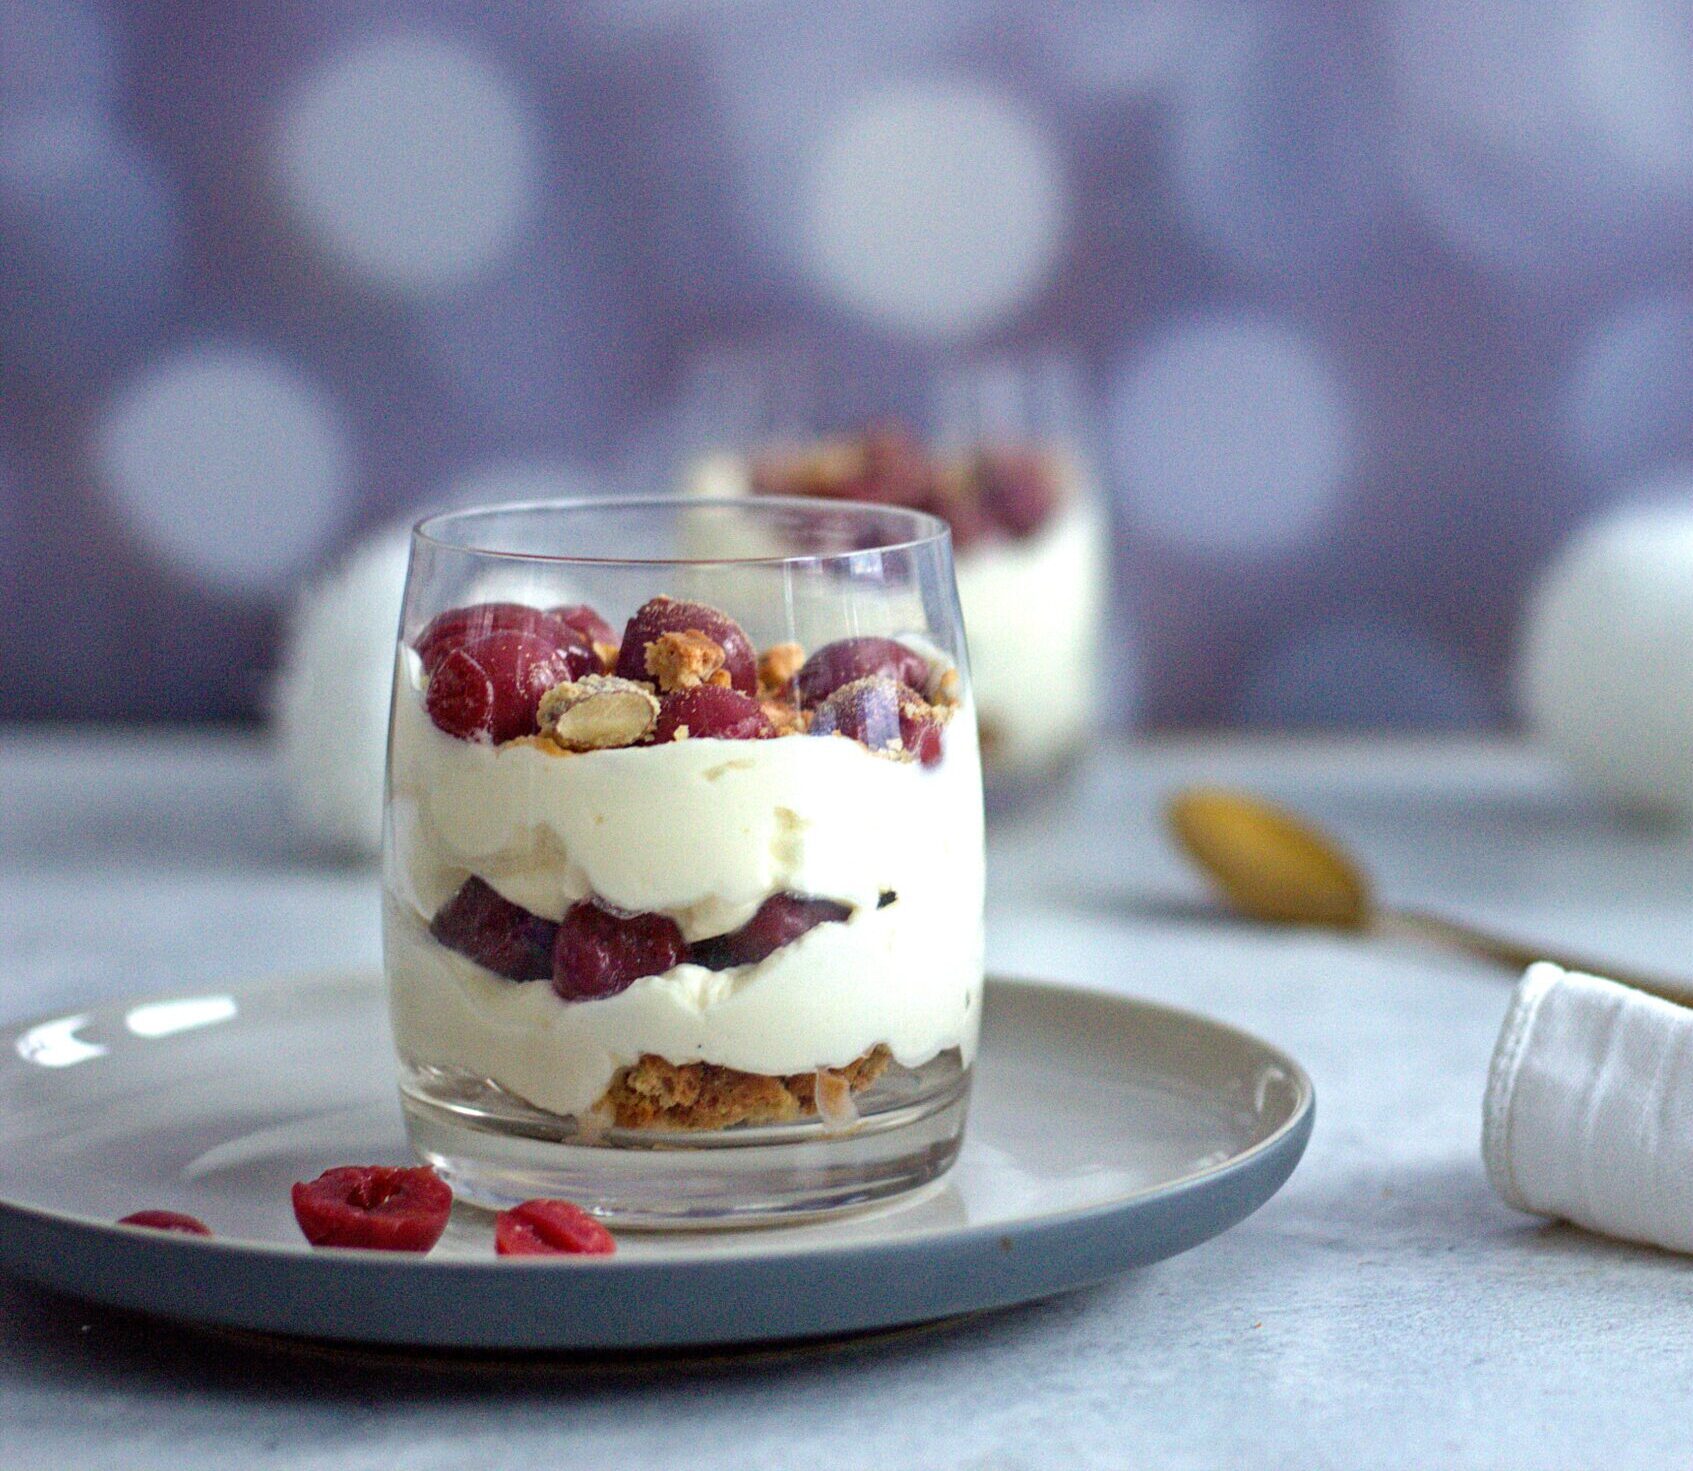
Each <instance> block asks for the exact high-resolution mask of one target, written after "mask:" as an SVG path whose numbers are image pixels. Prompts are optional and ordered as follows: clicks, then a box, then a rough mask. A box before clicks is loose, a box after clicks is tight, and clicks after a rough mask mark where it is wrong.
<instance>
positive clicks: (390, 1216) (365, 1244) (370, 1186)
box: [293, 1165, 453, 1251]
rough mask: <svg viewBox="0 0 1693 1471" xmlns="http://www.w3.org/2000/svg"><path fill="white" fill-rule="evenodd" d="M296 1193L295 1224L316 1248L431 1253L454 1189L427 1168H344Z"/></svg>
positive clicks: (304, 1185)
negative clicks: (430, 1249)
mask: <svg viewBox="0 0 1693 1471" xmlns="http://www.w3.org/2000/svg"><path fill="white" fill-rule="evenodd" d="M293 1193H294V1219H295V1220H297V1221H298V1222H299V1223H300V1230H301V1231H303V1232H304V1233H305V1237H306V1240H307V1241H309V1242H311V1244H312V1245H313V1246H352V1247H361V1248H366V1249H369V1250H373V1251H428V1250H429V1248H430V1247H432V1246H433V1245H434V1244H435V1243H436V1242H437V1241H439V1240H440V1239H441V1233H442V1232H443V1231H445V1230H446V1229H447V1216H448V1215H449V1214H450V1213H451V1211H452V1208H453V1191H452V1187H451V1186H450V1185H448V1184H447V1182H446V1181H445V1180H443V1179H442V1178H441V1177H440V1176H439V1175H437V1174H436V1173H435V1171H434V1170H432V1169H430V1168H429V1167H428V1166H427V1165H419V1166H417V1167H416V1168H414V1169H402V1168H399V1167H397V1166H393V1165H342V1166H339V1167H338V1168H336V1169H333V1170H325V1171H324V1172H323V1173H322V1174H321V1175H319V1176H318V1177H317V1179H315V1180H312V1181H311V1182H309V1183H302V1184H296V1185H295V1186H294V1192H293Z"/></svg>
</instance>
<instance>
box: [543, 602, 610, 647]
mask: <svg viewBox="0 0 1693 1471" xmlns="http://www.w3.org/2000/svg"><path fill="white" fill-rule="evenodd" d="M547 616H548V617H550V618H557V619H558V620H559V621H560V622H562V623H566V624H568V625H569V626H570V627H571V628H574V629H575V630H576V631H577V632H578V633H579V634H581V635H582V637H583V638H585V639H587V640H588V642H589V643H591V644H615V643H616V642H617V631H616V630H615V629H614V628H613V627H612V626H611V625H610V624H609V623H607V622H606V621H605V619H603V618H602V617H600V615H599V614H598V613H596V612H595V611H594V610H593V609H592V608H590V607H589V606H588V605H587V604H586V603H561V604H560V605H559V606H558V607H556V608H548V609H547Z"/></svg>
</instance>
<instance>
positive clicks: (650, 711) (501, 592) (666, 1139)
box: [383, 497, 983, 1226]
mask: <svg viewBox="0 0 1693 1471" xmlns="http://www.w3.org/2000/svg"><path fill="white" fill-rule="evenodd" d="M385 826H386V836H385V873H384V907H383V913H384V923H383V943H384V960H385V968H386V972H387V978H388V986H389V998H390V1009H391V1015H392V1020H393V1027H394V1039H395V1044H396V1049H397V1052H398V1056H399V1064H400V1092H401V1100H402V1104H403V1107H404V1111H405V1116H406V1123H407V1128H408V1131H409V1133H410V1136H411V1141H412V1144H413V1146H414V1148H415V1149H416V1151H417V1153H418V1154H419V1155H420V1156H421V1157H422V1158H423V1159H425V1160H427V1161H428V1162H429V1163H430V1164H432V1165H434V1166H435V1167H436V1168H437V1169H438V1170H439V1171H440V1172H441V1173H442V1175H444V1176H445V1177H446V1178H447V1179H448V1180H449V1181H450V1182H451V1183H452V1185H453V1187H454V1189H455V1190H456V1191H458V1192H459V1193H460V1194H461V1195H464V1196H466V1197H468V1198H470V1199H472V1200H474V1201H478V1202H480V1203H483V1204H486V1205H494V1206H503V1205H508V1204H510V1203H512V1202H514V1201H517V1200H523V1199H529V1198H533V1197H537V1196H563V1197H566V1198H568V1199H572V1200H574V1201H576V1202H577V1203H578V1204H580V1205H583V1206H585V1207H586V1208H588V1209H591V1210H593V1211H595V1212H597V1213H599V1214H601V1215H603V1216H605V1217H607V1218H609V1219H613V1220H617V1221H622V1222H624V1223H627V1224H637V1225H681V1226H686V1225H697V1224H710V1223H714V1222H731V1223H732V1222H737V1221H743V1220H747V1219H759V1218H770V1217H781V1216H788V1215H793V1214H799V1213H813V1212H820V1211H828V1210H834V1209H840V1208H845V1207H848V1206H853V1205H857V1204H861V1203H864V1202H868V1201H872V1200H877V1199H881V1198H883V1197H886V1196H889V1195H893V1194H896V1193H898V1192H900V1191H904V1190H908V1189H911V1188H913V1187H915V1186H917V1185H919V1184H922V1183H923V1182H925V1181H927V1180H930V1179H933V1178H934V1177H936V1176H937V1175H939V1174H940V1173H942V1172H943V1171H944V1170H945V1169H946V1168H947V1167H948V1166H949V1165H950V1164H951V1162H952V1160H953V1159H954V1157H955V1156H956V1154H957V1151H958V1147H959V1143H960V1139H961V1137H962V1131H963V1127H964V1118H965V1110H966V1104H967V1098H968V1090H969V1079H970V1066H971V1062H972V1059H973V1058H974V1055H975V1051H976V1041H977V1035H978V1031H979V1027H980V1017H981V998H982V869H983V854H982V791H981V767H980V758H979V754H978V749H977V742H976V727H975V719H974V709H973V704H972V699H971V694H970V681H969V671H968V668H967V665H966V660H965V648H964V639H963V635H962V630H961V621H960V617H959V612H958V594H957V589H956V587H955V585H954V581H953V571H952V554H951V546H950V537H949V534H948V531H947V528H946V526H945V524H944V523H942V522H940V521H938V520H937V519H935V518H934V517H932V516H928V515H924V514H921V513H918V512H913V511H908V510H902V509H897V508H893V507H885V506H861V505H850V504H845V503H842V502H835V501H829V502H820V501H804V500H790V499H774V498H770V499H765V498H756V499H747V498H737V499H731V500H727V501H721V502H718V501H711V500H701V499H697V498H690V497H669V498H654V499H647V500H629V501H597V502H596V501H575V502H552V503H540V504H529V505H517V506H496V507H489V508H485V509H478V510H472V511H461V512H456V513H453V514H449V515H444V516H438V517H434V518H432V519H430V520H426V521H424V522H422V523H420V524H419V525H418V527H417V529H416V531H415V532H414V534H413V540H412V556H411V567H410V571H409V573H408V577H407V585H406V597H405V606H404V611H403V614H402V622H401V628H400V638H399V648H398V653H397V658H396V663H395V681H394V701H393V714H392V721H391V733H390V742H389V762H388V795H387V820H386V824H385Z"/></svg>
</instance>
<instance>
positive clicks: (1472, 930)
mask: <svg viewBox="0 0 1693 1471" xmlns="http://www.w3.org/2000/svg"><path fill="white" fill-rule="evenodd" d="M1377 927H1378V928H1379V929H1383V930H1396V931H1398V932H1400V933H1403V934H1409V935H1414V936H1416V937H1417V938H1419V939H1424V940H1433V941H1434V942H1435V943H1436V944H1439V945H1446V946H1448V947H1450V948H1452V949H1455V950H1465V951H1468V952H1469V953H1470V954H1472V955H1479V956H1481V957H1483V958H1484V959H1486V960H1492V961H1495V962H1497V963H1498V964H1500V965H1502V966H1505V967H1507V968H1509V969H1510V970H1513V971H1517V972H1521V971H1524V970H1527V969H1528V967H1529V966H1531V965H1533V964H1534V962H1535V961H1537V960H1549V961H1551V962H1552V964H1553V965H1557V966H1562V967H1563V968H1564V969H1565V970H1579V971H1585V972H1586V973H1587V974H1589V975H1595V976H1604V977H1605V978H1606V979H1607V980H1612V981H1616V982H1618V983H1619V984H1620V985H1624V986H1632V987H1634V989H1635V990H1637V991H1645V992H1648V993H1649V994H1651V995H1653V996H1661V997H1663V999H1664V1000H1665V1001H1674V1002H1677V1003H1678V1004H1680V1005H1682V1006H1688V1005H1693V981H1678V980H1674V979H1672V978H1670V977H1668V976H1653V975H1643V974H1641V973H1640V972H1638V971H1632V970H1622V969H1618V967H1616V966H1615V965H1613V964H1611V963H1610V962H1609V961H1605V960H1599V959H1596V958H1594V957H1593V956H1584V955H1572V954H1570V953H1569V952H1568V951H1565V950H1558V949H1555V948H1552V947H1550V946H1546V945H1525V944H1523V943H1522V942H1521V941H1518V940H1512V939H1508V938H1507V937H1505V936H1503V935H1496V934H1493V933H1491V932H1490V931H1488V930H1484V929H1479V928H1477V927H1476V926H1475V925H1471V924H1465V923H1463V922H1462V921H1459V920H1455V919H1446V918H1443V917H1442V916H1440V915H1438V914H1425V913H1423V912H1421V911H1420V910H1409V909H1401V910H1396V911H1392V912H1384V913H1382V914H1381V915H1380V916H1378V918H1377Z"/></svg>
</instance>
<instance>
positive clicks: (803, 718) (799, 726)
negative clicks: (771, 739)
mask: <svg viewBox="0 0 1693 1471" xmlns="http://www.w3.org/2000/svg"><path fill="white" fill-rule="evenodd" d="M758 707H759V709H761V710H762V711H764V718H765V719H766V720H768V721H769V722H770V723H771V724H772V725H773V726H775V727H776V734H777V735H779V736H790V735H804V734H805V732H806V730H807V728H808V727H809V726H810V725H811V712H810V711H809V710H799V709H796V708H795V707H794V706H792V705H789V704H786V703H784V702H783V701H781V700H760V701H759V705H758Z"/></svg>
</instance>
